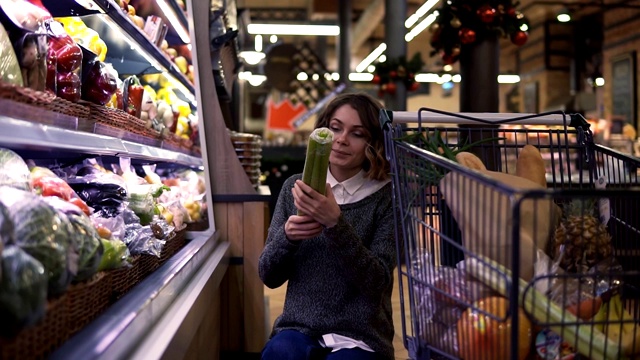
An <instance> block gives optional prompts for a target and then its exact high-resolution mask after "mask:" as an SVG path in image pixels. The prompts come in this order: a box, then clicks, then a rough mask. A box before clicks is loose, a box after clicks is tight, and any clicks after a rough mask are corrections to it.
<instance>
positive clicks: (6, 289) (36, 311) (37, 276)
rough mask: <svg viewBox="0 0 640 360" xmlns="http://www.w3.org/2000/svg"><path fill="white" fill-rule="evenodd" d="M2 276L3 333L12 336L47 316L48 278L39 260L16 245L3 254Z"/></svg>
mask: <svg viewBox="0 0 640 360" xmlns="http://www.w3.org/2000/svg"><path fill="white" fill-rule="evenodd" d="M2 272H3V274H4V275H3V276H2V279H0V319H2V322H1V326H0V332H1V333H2V335H4V336H12V335H15V334H16V333H17V332H18V331H19V330H20V329H22V328H23V327H25V326H29V325H33V324H35V323H36V322H37V321H38V320H40V319H41V318H42V317H43V316H44V313H45V308H46V304H47V275H46V274H45V270H44V267H43V266H42V264H41V263H40V262H39V261H38V260H36V259H34V258H33V257H32V256H30V255H29V254H27V253H26V252H25V251H23V250H22V249H20V248H19V247H18V246H15V245H9V246H7V247H6V248H5V249H4V251H3V252H2Z"/></svg>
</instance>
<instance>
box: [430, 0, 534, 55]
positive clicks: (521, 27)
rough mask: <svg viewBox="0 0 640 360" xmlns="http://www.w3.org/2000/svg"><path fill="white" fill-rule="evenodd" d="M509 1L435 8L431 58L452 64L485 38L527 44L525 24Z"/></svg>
mask: <svg viewBox="0 0 640 360" xmlns="http://www.w3.org/2000/svg"><path fill="white" fill-rule="evenodd" d="M518 5H519V3H518V2H512V1H509V0H506V1H505V0H483V1H469V0H449V1H444V2H443V5H442V6H441V7H440V8H439V9H438V17H437V18H436V21H435V22H434V23H433V25H431V27H430V28H429V31H430V32H431V46H432V47H433V51H432V52H431V56H435V55H438V56H440V57H441V58H442V62H443V63H444V64H453V63H455V62H456V61H457V60H458V58H459V56H460V53H461V52H462V51H464V50H463V48H464V47H465V46H466V45H471V44H474V43H476V42H480V41H483V40H484V39H485V38H487V37H488V36H499V37H505V38H506V37H509V38H510V39H511V42H512V43H514V44H515V45H517V46H522V45H524V44H525V43H526V42H527V39H528V33H527V30H528V28H529V22H528V20H527V18H526V17H525V16H524V15H523V14H522V13H521V12H520V11H518V10H517V9H516V7H517V6H518Z"/></svg>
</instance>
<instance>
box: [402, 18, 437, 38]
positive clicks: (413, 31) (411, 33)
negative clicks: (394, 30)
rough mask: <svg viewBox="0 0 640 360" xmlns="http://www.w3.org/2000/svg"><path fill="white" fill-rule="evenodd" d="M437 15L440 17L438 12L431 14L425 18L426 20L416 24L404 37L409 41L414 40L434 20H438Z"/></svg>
mask: <svg viewBox="0 0 640 360" xmlns="http://www.w3.org/2000/svg"><path fill="white" fill-rule="evenodd" d="M437 17H438V14H437V13H436V12H434V13H432V14H430V15H429V16H427V17H426V18H424V20H422V21H421V22H420V23H419V24H418V25H416V26H415V27H414V28H413V29H411V31H409V33H407V35H405V36H404V39H405V40H406V41H407V42H409V41H411V40H413V38H415V37H416V36H418V35H419V34H420V33H421V32H423V31H424V29H426V28H428V27H429V25H431V24H433V22H434V21H436V18H437Z"/></svg>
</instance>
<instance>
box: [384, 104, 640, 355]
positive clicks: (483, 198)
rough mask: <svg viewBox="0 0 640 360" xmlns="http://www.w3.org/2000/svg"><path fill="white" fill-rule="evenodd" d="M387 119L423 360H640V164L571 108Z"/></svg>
mask: <svg viewBox="0 0 640 360" xmlns="http://www.w3.org/2000/svg"><path fill="white" fill-rule="evenodd" d="M380 121H381V124H382V126H383V130H384V136H385V145H386V155H387V159H388V160H389V162H390V164H391V173H392V184H393V196H394V206H395V209H396V239H397V248H398V275H399V277H398V281H399V289H400V301H401V310H402V319H403V322H402V334H403V339H404V343H405V347H406V348H407V350H408V351H409V355H410V357H411V358H412V359H465V360H470V359H491V360H502V359H570V358H571V359H594V360H595V359H622V358H634V357H638V358H640V326H639V325H638V324H637V322H638V320H640V311H639V309H640V307H639V306H638V305H637V304H638V301H637V299H640V213H639V211H640V180H639V178H640V177H639V175H638V174H639V173H638V169H639V168H640V159H638V158H634V157H632V156H628V155H625V154H622V153H620V152H617V151H615V150H612V149H609V148H607V147H604V146H601V145H598V144H595V143H594V141H593V137H592V133H591V131H590V130H589V124H588V122H586V121H585V120H584V118H582V117H581V116H580V115H568V114H564V113H562V112H553V113H545V114H490V113H486V114H464V113H458V114H454V113H447V112H443V111H438V110H433V109H426V108H423V109H420V110H419V111H418V112H398V111H386V110H383V111H381V114H380ZM396 330H397V331H398V329H396Z"/></svg>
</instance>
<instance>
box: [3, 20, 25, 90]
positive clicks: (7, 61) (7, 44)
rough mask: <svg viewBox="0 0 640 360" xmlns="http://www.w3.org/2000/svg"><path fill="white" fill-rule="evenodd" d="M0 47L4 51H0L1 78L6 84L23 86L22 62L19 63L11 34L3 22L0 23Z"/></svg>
mask: <svg viewBox="0 0 640 360" xmlns="http://www.w3.org/2000/svg"><path fill="white" fill-rule="evenodd" d="M0 49H2V53H0V80H2V82H4V83H6V84H12V85H17V86H23V85H24V83H23V82H22V71H21V70H20V63H18V58H17V57H16V53H15V51H13V45H12V44H11V39H9V34H7V31H6V30H5V29H4V26H2V24H0Z"/></svg>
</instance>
